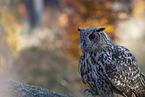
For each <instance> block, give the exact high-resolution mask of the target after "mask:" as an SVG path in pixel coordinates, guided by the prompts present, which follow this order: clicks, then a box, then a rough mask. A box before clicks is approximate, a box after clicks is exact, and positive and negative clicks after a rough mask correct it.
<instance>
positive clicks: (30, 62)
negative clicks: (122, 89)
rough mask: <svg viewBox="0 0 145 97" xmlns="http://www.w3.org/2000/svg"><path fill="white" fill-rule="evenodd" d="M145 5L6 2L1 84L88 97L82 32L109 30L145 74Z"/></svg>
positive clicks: (114, 0) (2, 1) (1, 6)
mask: <svg viewBox="0 0 145 97" xmlns="http://www.w3.org/2000/svg"><path fill="white" fill-rule="evenodd" d="M144 5H145V1H144V0H73V1H71V0H0V81H6V80H17V81H20V82H23V83H27V84H30V85H37V86H41V87H43V88H47V89H49V90H52V91H55V92H60V93H64V94H66V95H69V96H76V97H83V96H85V95H86V94H84V93H83V91H84V90H85V88H87V86H86V85H84V84H83V82H82V81H81V78H80V76H79V73H78V63H79V58H80V56H81V51H80V49H79V32H78V31H77V28H78V27H82V28H91V27H105V28H106V30H105V32H106V33H107V34H108V35H109V36H110V38H111V39H112V40H113V42H115V43H116V44H119V45H122V46H125V47H127V48H128V49H129V50H130V51H131V52H132V53H133V54H134V55H135V57H136V59H137V61H138V65H139V67H140V68H141V70H142V71H143V72H144V73H145V6H144Z"/></svg>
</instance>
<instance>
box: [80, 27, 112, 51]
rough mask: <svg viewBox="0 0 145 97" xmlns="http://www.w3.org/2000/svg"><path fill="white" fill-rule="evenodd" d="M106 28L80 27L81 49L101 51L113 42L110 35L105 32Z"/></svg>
mask: <svg viewBox="0 0 145 97" xmlns="http://www.w3.org/2000/svg"><path fill="white" fill-rule="evenodd" d="M104 29H105V28H104V27H99V28H88V29H82V28H78V31H80V49H81V51H82V52H83V53H84V52H93V51H100V50H103V49H104V48H106V47H107V46H108V45H111V44H112V41H111V40H110V38H109V36H108V35H107V34H106V33H105V32H103V30H104Z"/></svg>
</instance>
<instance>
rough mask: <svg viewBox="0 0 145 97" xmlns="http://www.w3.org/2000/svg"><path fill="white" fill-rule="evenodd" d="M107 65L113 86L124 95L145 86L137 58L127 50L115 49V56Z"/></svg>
mask: <svg viewBox="0 0 145 97" xmlns="http://www.w3.org/2000/svg"><path fill="white" fill-rule="evenodd" d="M105 63H106V64H104V69H105V72H106V76H107V77H108V79H109V80H110V81H111V82H112V84H113V86H114V87H115V88H116V89H117V90H119V91H120V92H122V93H123V94H124V95H125V94H129V92H130V91H131V90H133V89H137V88H139V87H142V86H143V85H145V80H144V78H145V77H144V75H143V73H141V70H140V69H139V67H138V66H137V62H136V59H135V57H134V56H133V55H132V54H131V53H130V51H129V50H128V49H127V48H125V47H122V46H118V47H117V48H116V49H114V51H113V55H112V56H110V57H107V62H105ZM131 94H132V93H131Z"/></svg>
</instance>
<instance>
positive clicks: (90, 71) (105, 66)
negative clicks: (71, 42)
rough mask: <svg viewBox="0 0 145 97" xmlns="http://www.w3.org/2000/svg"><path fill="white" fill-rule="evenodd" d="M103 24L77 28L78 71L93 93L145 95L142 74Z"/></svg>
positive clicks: (129, 54) (106, 95)
mask: <svg viewBox="0 0 145 97" xmlns="http://www.w3.org/2000/svg"><path fill="white" fill-rule="evenodd" d="M104 29H105V28H104V27H99V28H88V29H82V28H78V31H80V49H81V51H82V53H83V54H82V56H81V58H80V61H79V73H80V75H81V78H82V81H83V82H84V83H85V84H87V85H88V87H89V89H86V90H88V92H89V93H90V94H92V95H93V96H96V95H100V96H101V97H114V93H118V94H121V95H123V96H124V97H145V76H144V74H143V73H142V72H141V70H140V68H139V67H138V66H137V62H136V58H135V57H134V56H133V55H132V54H131V53H130V51H129V50H128V49H127V48H125V47H123V46H119V45H116V44H115V43H113V42H112V41H111V39H110V38H109V36H108V35H107V34H106V33H105V32H103V30H104Z"/></svg>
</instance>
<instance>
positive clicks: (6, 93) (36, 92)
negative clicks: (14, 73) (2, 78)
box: [0, 80, 69, 97]
mask: <svg viewBox="0 0 145 97" xmlns="http://www.w3.org/2000/svg"><path fill="white" fill-rule="evenodd" d="M0 97H69V96H66V95H63V94H60V93H56V92H52V91H50V90H47V89H43V88H41V87H38V86H33V85H28V84H24V83H20V82H17V81H13V80H10V81H7V82H3V83H0Z"/></svg>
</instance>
